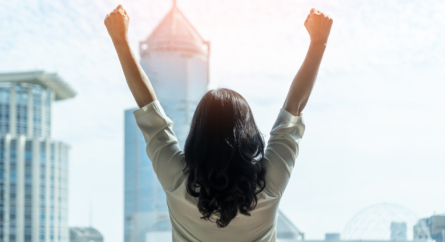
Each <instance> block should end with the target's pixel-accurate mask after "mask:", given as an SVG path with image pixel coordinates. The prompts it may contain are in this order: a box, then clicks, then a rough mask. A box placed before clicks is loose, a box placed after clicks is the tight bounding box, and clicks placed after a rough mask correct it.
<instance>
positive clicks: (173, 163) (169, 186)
mask: <svg viewBox="0 0 445 242" xmlns="http://www.w3.org/2000/svg"><path fill="white" fill-rule="evenodd" d="M133 114H134V116H135V118H136V123H137V125H138V126H139V129H140V130H141V131H142V134H143V135H144V139H145V142H146V143H147V147H146V151H147V155H148V157H149V158H150V160H151V162H152V164H153V169H154V171H155V173H156V175H157V177H158V179H159V181H160V183H161V185H162V187H163V189H164V191H166V192H170V191H173V190H175V189H176V188H177V187H179V186H180V185H181V183H182V182H183V180H184V178H185V177H184V173H183V169H184V167H185V161H184V152H183V151H182V150H181V148H180V147H179V144H178V140H177V138H176V136H175V133H174V132H173V122H172V121H171V119H170V118H168V117H167V116H166V115H165V112H164V110H163V109H162V107H161V104H160V103H159V101H158V100H156V101H154V102H152V103H150V104H148V105H146V106H144V107H142V108H141V109H138V110H136V111H134V112H133Z"/></svg>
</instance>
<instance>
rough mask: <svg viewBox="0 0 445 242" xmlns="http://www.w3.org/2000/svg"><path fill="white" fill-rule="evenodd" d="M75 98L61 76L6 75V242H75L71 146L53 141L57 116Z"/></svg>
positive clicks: (0, 197)
mask: <svg viewBox="0 0 445 242" xmlns="http://www.w3.org/2000/svg"><path fill="white" fill-rule="evenodd" d="M74 96H75V93H74V91H73V90H72V89H71V88H69V87H68V86H67V85H66V84H65V83H64V82H63V81H62V80H61V79H60V78H59V77H58V76H57V75H56V74H47V73H44V72H42V71H36V72H20V73H1V74H0V218H1V220H0V241H1V242H55V241H68V240H69V238H68V227H67V169H68V149H69V147H68V146H67V145H66V144H64V143H62V142H59V141H55V140H52V139H51V125H52V121H51V114H52V105H53V102H54V101H58V100H63V99H67V98H71V97H74Z"/></svg>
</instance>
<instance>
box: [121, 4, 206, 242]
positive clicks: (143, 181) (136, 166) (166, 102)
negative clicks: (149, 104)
mask: <svg viewBox="0 0 445 242" xmlns="http://www.w3.org/2000/svg"><path fill="white" fill-rule="evenodd" d="M140 55H141V65H142V67H143V68H144V71H145V72H146V73H147V75H148V77H149V78H150V81H151V82H152V84H153V86H154V88H155V91H156V95H157V97H158V99H159V101H160V102H161V104H162V106H163V108H164V110H165V113H166V114H167V115H168V116H169V117H170V118H171V119H172V120H173V122H174V127H173V130H174V132H175V134H176V136H177V137H178V141H179V144H180V146H182V147H183V146H184V143H185V140H186V138H187V135H188V131H189V127H190V121H191V118H192V117H193V113H194V111H195V108H196V106H197V104H198V102H199V101H200V100H201V97H202V96H203V95H204V94H205V92H206V91H207V85H208V82H209V43H208V42H206V41H204V40H203V39H202V37H201V36H200V35H199V33H198V32H197V31H196V30H195V28H194V27H193V26H192V25H191V24H190V22H189V21H188V20H187V19H186V17H185V16H184V15H183V14H182V13H181V11H180V10H179V9H178V8H177V6H176V4H174V5H173V8H172V9H171V10H170V11H169V12H168V14H167V15H166V16H165V17H164V19H163V20H162V21H161V23H160V24H159V25H158V26H157V27H156V28H155V30H154V31H153V32H152V33H151V34H150V36H149V37H148V38H147V39H146V40H145V41H142V42H141V43H140ZM134 110H135V109H130V110H126V111H125V186H124V187H125V188H124V189H125V201H124V203H125V205H124V206H125V207H124V211H125V212H124V241H125V242H145V241H147V242H148V241H149V240H155V241H161V240H160V238H158V239H156V236H157V235H158V234H162V233H163V232H166V233H168V232H169V231H171V224H170V220H169V215H168V207H167V202H166V198H165V194H164V192H163V190H162V187H161V185H160V184H159V181H158V180H157V177H156V174H155V173H154V171H153V167H152V164H151V161H150V160H149V159H148V157H147V154H146V152H145V141H144V138H143V136H142V134H141V132H140V130H139V128H138V127H137V125H136V122H135V120H134V116H133V114H132V111H134ZM147 233H151V235H150V236H147ZM153 235H156V236H153ZM170 238H171V236H170Z"/></svg>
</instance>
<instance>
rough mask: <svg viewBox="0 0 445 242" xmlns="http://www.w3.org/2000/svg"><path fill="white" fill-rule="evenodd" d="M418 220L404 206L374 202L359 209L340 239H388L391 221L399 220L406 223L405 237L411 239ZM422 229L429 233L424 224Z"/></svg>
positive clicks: (389, 237)
mask: <svg viewBox="0 0 445 242" xmlns="http://www.w3.org/2000/svg"><path fill="white" fill-rule="evenodd" d="M418 221H419V218H418V216H417V215H416V214H415V213H414V212H412V211H411V210H409V209H407V208H405V207H402V206H399V205H394V204H388V203H382V204H376V205H372V206H370V207H367V208H365V209H363V210H361V211H360V212H358V213H357V214H356V215H355V216H354V217H353V218H352V219H351V220H350V221H349V222H348V224H347V225H346V227H345V229H344V231H343V234H342V239H344V240H390V239H391V223H392V222H398V223H400V222H401V223H406V227H407V238H408V240H412V239H413V226H414V225H415V224H417V222H418ZM421 229H422V228H421ZM422 230H425V233H426V234H429V232H428V228H427V227H426V226H425V227H424V228H423V229H422ZM428 237H429V236H428Z"/></svg>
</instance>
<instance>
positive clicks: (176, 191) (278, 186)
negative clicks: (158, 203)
mask: <svg viewBox="0 0 445 242" xmlns="http://www.w3.org/2000/svg"><path fill="white" fill-rule="evenodd" d="M128 23H129V17H128V15H127V13H126V11H125V10H124V8H123V7H122V6H120V5H119V6H118V7H117V8H116V9H115V10H114V11H113V12H112V13H110V14H109V15H107V17H106V19H105V25H106V27H107V29H108V32H109V34H110V36H111V39H112V40H113V43H114V46H115V48H116V51H117V53H118V56H119V60H120V62H121V65H122V68H123V71H124V74H125V78H126V80H127V83H128V86H129V87H130V90H131V92H132V93H133V96H134V98H135V100H136V102H137V104H138V105H139V107H140V109H139V110H137V111H135V112H134V115H135V117H136V121H137V124H138V126H139V128H140V129H141V131H142V133H143V134H144V138H145V140H146V142H147V154H148V156H149V157H150V160H151V161H152V163H153V168H154V171H155V172H156V174H157V176H158V179H159V181H160V183H161V185H162V187H163V189H164V191H165V193H166V197H167V203H168V208H169V214H170V220H171V223H172V227H173V241H275V240H276V221H277V220H276V218H277V210H278V205H279V203H280V199H281V197H282V195H283V192H284V190H285V188H286V185H287V183H288V181H289V178H290V175H291V172H292V169H293V167H294V164H295V159H296V157H297V155H298V151H299V150H298V143H299V141H300V140H301V138H302V136H303V132H304V124H303V121H302V117H301V111H302V110H303V109H304V107H305V106H306V103H307V101H308V99H309V95H310V93H311V91H312V88H313V86H314V83H315V79H316V77H317V72H318V69H319V66H320V63H321V59H322V57H323V53H324V50H325V48H326V44H327V40H328V36H329V33H330V29H331V26H332V19H331V18H329V17H328V16H326V15H324V14H323V13H321V12H318V11H317V10H315V9H312V10H311V12H310V14H309V15H308V17H307V19H306V21H305V23H304V25H305V26H306V29H307V30H308V32H309V35H310V38H311V44H310V46H309V50H308V54H307V56H306V59H305V60H304V63H303V65H302V66H301V68H300V70H299V71H298V73H297V75H296V77H295V78H294V80H293V83H292V85H291V87H290V90H289V93H288V96H287V98H286V100H285V103H284V105H283V108H282V109H281V110H280V113H279V115H278V118H277V120H276V122H275V124H274V126H273V128H272V131H271V133H270V134H271V136H270V139H269V141H268V146H267V148H266V149H265V150H264V146H265V145H264V141H263V138H262V136H261V134H260V132H259V130H258V128H257V126H256V124H255V120H254V118H253V115H252V111H251V110H250V108H249V105H248V104H247V102H246V100H245V99H244V98H243V97H242V96H241V95H239V94H238V93H236V92H234V91H232V90H229V89H217V90H212V91H209V92H208V93H207V94H205V95H204V97H203V98H202V100H201V101H200V103H199V105H198V107H197V109H196V111H195V114H194V116H193V120H192V124H191V129H190V133H189V136H188V138H187V141H186V144H185V149H184V151H182V150H181V148H180V146H179V145H178V142H177V139H176V137H175V134H174V133H173V130H172V127H173V122H172V121H171V120H170V119H169V118H168V117H167V116H166V115H165V113H164V111H163V109H162V107H161V104H160V103H159V101H157V98H156V95H155V91H154V89H153V87H152V85H151V83H150V81H149V80H148V77H147V76H146V74H145V73H144V71H143V70H142V68H141V66H140V65H139V63H138V61H137V60H136V58H135V56H134V54H133V52H132V51H131V49H130V46H129V44H128V37H127V29H128Z"/></svg>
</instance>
